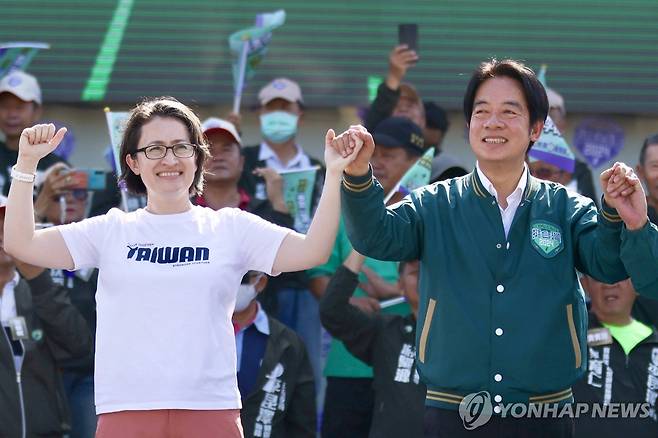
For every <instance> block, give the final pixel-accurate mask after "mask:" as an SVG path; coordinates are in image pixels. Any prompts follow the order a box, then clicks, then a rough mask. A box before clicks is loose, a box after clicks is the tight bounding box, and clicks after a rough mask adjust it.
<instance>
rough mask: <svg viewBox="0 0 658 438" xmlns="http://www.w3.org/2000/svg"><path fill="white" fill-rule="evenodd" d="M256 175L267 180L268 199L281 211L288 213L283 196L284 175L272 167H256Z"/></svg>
mask: <svg viewBox="0 0 658 438" xmlns="http://www.w3.org/2000/svg"><path fill="white" fill-rule="evenodd" d="M254 175H257V176H260V177H261V178H263V179H264V180H265V188H266V191H267V199H268V200H269V201H270V204H272V208H273V209H274V210H276V211H279V212H281V213H288V212H289V210H288V206H287V205H286V202H285V200H284V197H283V177H282V176H281V175H280V174H279V172H277V171H276V170H274V169H272V168H271V167H258V168H256V169H254Z"/></svg>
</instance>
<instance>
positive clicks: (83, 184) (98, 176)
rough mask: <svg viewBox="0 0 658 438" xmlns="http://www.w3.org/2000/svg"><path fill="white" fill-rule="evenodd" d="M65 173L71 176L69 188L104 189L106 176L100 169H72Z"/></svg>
mask: <svg viewBox="0 0 658 438" xmlns="http://www.w3.org/2000/svg"><path fill="white" fill-rule="evenodd" d="M67 175H68V176H70V177H71V186H70V188H71V189H85V190H105V187H106V177H105V171H104V170H102V169H73V170H71V171H70V172H68V173H67Z"/></svg>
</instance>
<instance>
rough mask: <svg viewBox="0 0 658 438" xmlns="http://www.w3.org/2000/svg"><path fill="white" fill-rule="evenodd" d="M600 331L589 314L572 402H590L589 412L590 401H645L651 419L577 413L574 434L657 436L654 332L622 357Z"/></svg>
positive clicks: (657, 373)
mask: <svg viewBox="0 0 658 438" xmlns="http://www.w3.org/2000/svg"><path fill="white" fill-rule="evenodd" d="M602 330H605V328H604V327H603V326H602V325H601V323H600V322H599V321H598V320H597V318H596V316H595V315H594V314H593V313H590V315H589V330H588V332H587V344H588V346H587V351H588V365H587V371H586V372H585V376H584V377H583V379H581V380H579V381H578V382H577V383H576V384H575V385H574V386H573V394H574V399H575V401H576V403H579V402H580V403H588V404H590V412H591V411H592V408H591V404H592V403H599V404H603V403H604V402H608V403H636V404H639V403H648V404H649V405H650V410H651V416H652V417H653V418H651V417H647V418H627V419H621V418H606V419H601V418H592V416H591V415H585V416H582V415H581V416H580V417H579V418H577V419H576V436H577V437H583V438H590V437H596V438H607V437H628V438H631V437H632V438H644V437H647V438H649V437H652V438H655V437H658V423H657V422H656V407H657V406H658V405H657V404H656V396H657V395H658V334H657V333H656V331H655V329H654V331H653V333H652V334H651V335H650V336H649V337H648V338H646V339H645V340H643V341H642V342H640V343H639V344H638V345H637V346H636V347H635V348H634V349H633V350H632V351H631V352H630V354H629V355H628V356H626V353H624V349H623V348H622V347H621V345H620V344H619V343H618V342H617V341H616V340H615V339H614V338H612V337H610V338H607V337H606V336H602V335H601V333H602ZM605 338H607V339H608V340H605ZM610 339H611V341H610ZM639 414H642V410H639Z"/></svg>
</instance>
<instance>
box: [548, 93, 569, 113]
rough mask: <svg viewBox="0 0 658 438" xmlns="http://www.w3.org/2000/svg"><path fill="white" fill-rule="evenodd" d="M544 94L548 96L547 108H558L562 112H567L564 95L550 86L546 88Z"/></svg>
mask: <svg viewBox="0 0 658 438" xmlns="http://www.w3.org/2000/svg"><path fill="white" fill-rule="evenodd" d="M546 96H548V109H549V110H550V109H551V108H559V109H560V110H561V111H562V114H566V113H567V109H566V108H565V106H564V97H562V95H561V94H560V93H558V92H557V91H555V90H553V89H552V88H548V87H547V88H546Z"/></svg>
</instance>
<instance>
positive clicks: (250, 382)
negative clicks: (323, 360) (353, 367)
mask: <svg viewBox="0 0 658 438" xmlns="http://www.w3.org/2000/svg"><path fill="white" fill-rule="evenodd" d="M266 284H267V276H266V275H265V274H263V273H262V272H256V271H250V272H248V273H247V274H246V275H245V276H244V277H243V279H242V283H241V284H240V288H239V290H238V295H237V299H236V302H235V312H234V313H233V326H234V329H235V342H236V350H237V363H238V388H239V389H240V395H241V397H242V412H241V413H240V416H241V418H242V426H243V428H244V436H245V437H246V438H248V437H271V438H277V437H286V438H288V437H290V438H305V437H308V438H313V437H315V430H316V414H315V386H314V382H313V370H312V368H311V363H310V361H309V358H308V354H307V352H306V348H305V347H304V343H303V342H302V340H301V338H300V337H299V336H298V335H297V334H296V333H295V332H294V331H292V330H290V329H289V328H288V327H286V326H285V325H283V324H281V323H280V322H279V321H277V320H276V319H274V318H272V317H271V316H269V315H268V314H267V313H265V311H264V310H263V308H262V307H261V306H260V304H259V303H258V301H256V296H257V295H258V294H259V293H260V292H261V291H262V290H263V289H264V288H265V286H266Z"/></svg>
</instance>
